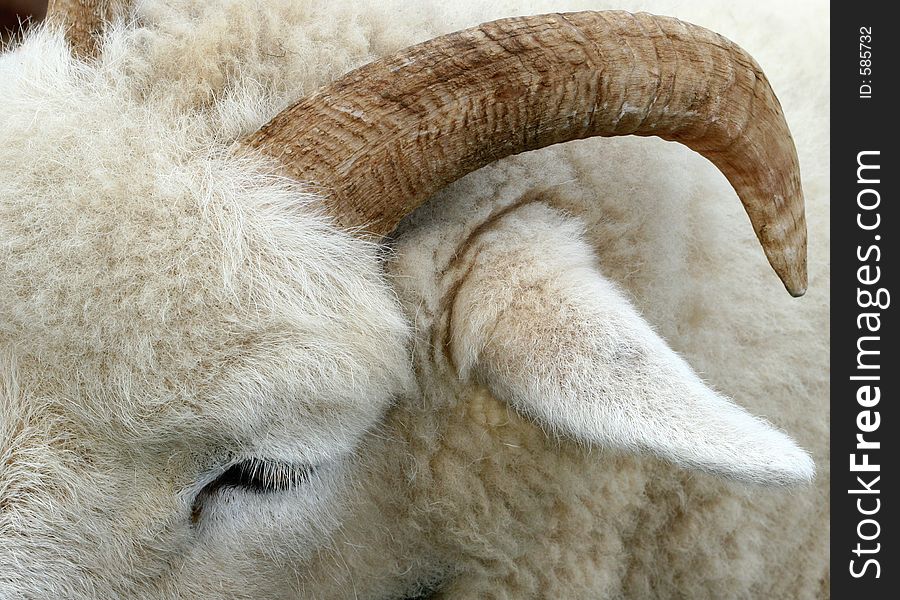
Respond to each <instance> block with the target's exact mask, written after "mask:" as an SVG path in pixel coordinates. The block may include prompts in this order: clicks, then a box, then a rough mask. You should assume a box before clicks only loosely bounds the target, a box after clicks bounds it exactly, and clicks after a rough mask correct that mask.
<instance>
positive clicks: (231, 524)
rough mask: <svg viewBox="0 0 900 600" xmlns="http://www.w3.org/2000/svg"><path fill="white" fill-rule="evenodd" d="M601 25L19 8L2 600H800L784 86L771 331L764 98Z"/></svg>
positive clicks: (816, 536)
mask: <svg viewBox="0 0 900 600" xmlns="http://www.w3.org/2000/svg"><path fill="white" fill-rule="evenodd" d="M500 4H502V3H500ZM599 8H605V7H602V6H599V5H598V3H596V2H595V3H592V4H589V5H587V6H585V5H579V6H572V4H568V5H567V4H566V3H564V2H562V0H561V1H560V2H556V3H552V2H549V1H548V2H545V3H542V4H540V5H537V4H527V5H526V3H525V2H524V1H523V2H521V3H519V4H517V5H516V6H503V5H497V6H481V5H475V4H474V3H473V4H471V5H468V6H463V7H462V8H460V9H451V8H449V7H447V6H443V5H442V4H441V3H438V2H435V3H433V4H431V3H424V4H422V5H421V6H419V7H417V8H414V7H412V6H410V5H405V4H404V3H396V4H393V3H391V2H390V1H382V0H379V1H378V2H372V3H360V2H349V3H342V2H334V1H332V2H315V1H312V2H288V1H284V2H280V1H277V0H273V1H271V2H242V1H237V0H217V1H216V2H197V3H193V2H185V1H180V0H171V1H166V0H146V1H144V2H139V3H135V4H134V5H133V6H132V5H130V4H127V3H120V2H75V1H71V2H66V1H57V2H51V6H50V10H49V14H48V18H47V22H46V24H45V25H42V26H39V27H36V28H33V29H32V31H30V32H29V33H28V34H27V35H26V36H25V37H24V39H23V40H21V41H20V42H17V43H16V44H15V45H14V46H10V47H9V48H7V49H6V50H5V51H4V52H3V54H2V55H0V168H2V177H0V597H2V598H173V597H183V598H223V597H227V598H294V597H305V598H317V599H325V598H336V599H344V598H371V599H375V600H382V599H384V600H387V599H392V598H425V597H431V598H620V597H629V598H648V597H671V598H676V597H691V598H727V597H740V598H746V597H760V598H762V597H765V598H788V597H790V598H809V597H816V596H820V595H823V594H825V593H827V592H826V589H827V579H828V575H827V550H826V547H825V546H826V543H827V539H828V532H827V525H826V523H825V522H824V517H825V515H826V514H827V500H826V496H825V493H824V489H825V488H824V485H825V483H826V482H827V462H824V461H826V457H827V447H826V441H825V439H826V438H825V435H824V427H825V424H826V421H827V414H825V411H824V407H823V402H824V398H825V391H824V390H825V382H826V381H827V369H826V366H825V365H826V364H827V352H826V350H825V347H826V342H827V301H825V300H824V299H823V298H824V292H825V290H826V288H827V285H826V283H827V269H826V263H825V259H824V255H825V253H824V252H823V247H824V245H825V244H826V243H827V237H825V234H824V232H825V228H826V226H827V216H823V214H824V213H823V212H822V211H823V210H824V206H825V205H824V204H823V199H824V196H825V194H826V191H827V187H825V184H824V183H823V182H824V181H827V177H826V175H825V173H827V146H825V145H824V144H823V143H822V139H823V138H822V137H821V136H822V135H827V134H823V133H821V132H823V131H827V128H824V127H822V126H821V123H819V122H817V121H816V117H817V116H818V115H820V114H824V113H822V112H819V111H823V110H825V109H824V108H823V106H825V104H824V103H822V102H821V98H820V97H819V96H818V95H817V94H818V93H819V92H818V89H819V88H817V87H816V85H817V84H818V83H820V80H819V79H815V78H813V79H812V80H810V81H807V82H806V84H807V85H805V87H804V89H803V92H802V93H800V92H799V91H798V90H794V89H793V88H791V94H790V95H789V98H790V101H791V104H789V105H786V106H794V107H798V106H799V107H803V106H809V107H812V108H808V109H806V110H809V111H810V112H809V113H807V114H806V116H805V117H803V118H800V119H798V123H799V124H800V125H801V127H800V129H799V130H798V131H799V132H800V133H799V135H798V138H797V139H798V141H799V142H800V144H799V147H800V150H801V157H802V156H803V155H804V153H805V154H806V155H807V156H808V157H810V164H811V165H812V166H811V168H810V169H809V170H808V171H806V172H805V187H806V189H807V192H808V196H809V198H810V199H811V204H810V217H811V218H810V223H811V230H812V232H813V236H812V239H813V241H814V244H813V245H812V246H811V248H812V251H813V252H812V253H811V255H810V256H811V258H812V261H811V262H810V265H811V267H812V269H811V275H812V279H811V284H812V285H811V288H810V293H809V294H808V295H807V296H806V297H805V298H803V299H792V298H790V297H788V294H786V293H784V290H782V289H780V288H781V285H780V284H779V283H778V278H776V277H775V276H774V275H772V273H771V272H770V271H769V270H768V267H767V266H766V264H765V260H764V257H763V256H764V254H763V253H762V252H759V250H758V247H759V245H760V244H761V246H762V248H763V250H764V251H765V257H767V258H768V262H769V263H770V264H771V266H772V267H773V268H774V270H775V272H776V274H777V275H778V277H780V279H781V281H782V282H783V285H784V287H786V288H787V290H788V291H789V292H790V293H791V294H793V295H800V294H803V293H804V291H805V290H806V287H807V279H806V277H807V258H806V251H807V241H806V234H807V227H806V221H805V212H804V200H803V194H802V192H801V186H800V174H799V166H798V159H797V153H796V151H795V144H794V141H793V139H792V137H791V134H790V132H789V130H788V127H787V124H786V121H785V118H784V115H783V113H782V108H781V105H780V104H779V101H778V100H777V99H776V98H775V95H774V93H773V92H772V87H771V86H770V85H769V82H768V80H767V79H766V77H765V76H764V75H763V73H762V71H761V70H760V67H759V66H758V65H757V64H756V62H755V61H754V60H753V59H752V58H751V57H750V56H749V55H748V54H747V53H746V52H744V51H743V50H742V49H740V48H739V47H738V46H736V45H735V44H733V43H732V42H730V41H728V40H726V39H725V38H723V37H722V36H720V35H718V34H716V33H712V32H711V31H709V30H707V29H704V28H701V27H699V26H695V25H689V24H687V23H684V22H682V21H679V20H676V19H674V18H669V17H658V16H651V15H649V14H646V13H637V14H631V13H626V12H617V11H608V12H607V11H597V10H586V11H584V10H582V12H577V11H576V10H575V9H579V10H581V9H599ZM629 8H633V7H629ZM724 10H725V9H722V8H721V7H720V6H719V5H715V4H710V5H709V7H706V8H705V9H704V8H703V7H700V8H697V7H694V8H690V7H686V8H685V12H688V13H689V12H690V11H694V12H695V13H696V14H697V16H699V17H701V20H703V19H704V18H705V19H706V20H710V19H713V20H714V19H716V18H718V19H720V21H721V22H722V23H723V24H724V26H725V27H726V28H727V29H731V30H732V31H737V29H736V27H735V26H734V22H730V21H729V20H728V18H729V17H728V16H727V14H724V13H723V11H724ZM748 10H751V9H750V8H748ZM752 10H754V11H758V12H759V13H764V12H765V10H764V9H763V8H759V7H752ZM794 10H795V9H794ZM561 11H568V12H561ZM540 13H544V14H542V15H540V16H510V15H514V14H532V15H535V14H540ZM703 15H706V17H703ZM498 19H499V20H498ZM814 22H818V21H814ZM477 23H482V24H481V25H475V26H473V25H474V24H477ZM729 23H731V24H730V25H729ZM784 25H785V22H782V21H779V20H777V19H768V20H767V21H766V27H767V28H768V27H772V28H774V29H775V30H777V31H784V29H785V28H784ZM808 27H809V28H810V29H809V31H808V32H807V33H808V34H809V36H812V33H814V31H813V29H814V28H813V27H812V26H811V25H808ZM747 29H748V31H747V34H746V35H747V36H748V37H750V36H752V35H755V34H754V33H753V32H752V31H751V30H752V28H747ZM450 31H456V33H446V32H450ZM805 31H807V30H806V29H803V28H802V27H801V28H798V30H797V31H796V36H795V37H796V38H797V41H796V42H794V43H796V44H797V46H796V47H798V48H800V47H804V46H802V44H805V43H807V42H809V41H810V39H812V38H811V37H803V35H804V33H803V32H805ZM810 43H811V46H810V48H811V49H815V48H818V47H819V46H821V44H818V43H812V42H810ZM757 45H758V46H763V45H764V44H757ZM778 47H781V46H778V45H777V44H776V45H775V48H778ZM791 47H794V46H791ZM772 52H775V50H772ZM810 52H812V50H807V51H806V52H805V53H797V55H796V56H793V60H794V65H782V66H781V68H782V69H789V68H791V69H793V68H797V69H800V72H801V73H809V72H815V69H816V68H821V66H822V65H820V64H819V61H818V60H817V59H816V58H815V57H811V56H810ZM785 72H788V71H785ZM797 77H801V76H800V75H798V76H797ZM816 77H821V75H816ZM801 83H803V81H802V80H801V81H800V83H798V84H797V85H801ZM826 112H827V111H826ZM789 114H790V113H789ZM629 135H633V136H644V137H652V136H655V137H658V138H663V139H664V140H670V141H674V142H678V144H671V143H666V142H664V141H661V140H650V139H635V138H627V137H622V136H629ZM599 137H603V138H614V139H596V138H599ZM586 138H594V139H586ZM578 140H581V141H578ZM562 142H570V143H567V144H561V143H562ZM685 146H686V147H687V148H690V149H693V150H695V151H696V154H695V153H692V152H689V151H686V150H685ZM532 150H533V151H534V152H526V151H532ZM701 155H702V156H701ZM703 157H705V158H706V159H708V160H709V161H710V162H711V163H712V165H714V166H715V167H717V168H718V171H719V172H720V173H721V175H720V174H719V173H717V172H716V170H715V168H713V166H712V165H710V164H709V163H708V162H707V161H706V160H704V158H703ZM817 161H818V162H817ZM722 175H724V178H723V177H722ZM731 187H733V188H734V190H735V191H736V192H737V195H738V197H739V198H740V201H741V202H742V204H743V208H744V210H745V212H746V214H747V216H749V220H750V224H749V225H748V224H747V223H746V218H745V217H743V216H742V215H741V214H740V211H739V207H740V204H739V203H738V201H737V199H734V198H732V196H734V192H733V191H732V190H731ZM751 226H752V227H751ZM753 232H755V234H756V237H757V238H758V243H757V242H756V241H755V240H754V239H753ZM689 362H690V364H691V366H689V365H688V363H689ZM695 369H696V370H695ZM698 373H702V374H703V376H704V378H705V379H706V381H704V380H703V379H701V377H700V375H698ZM717 389H718V390H722V391H721V392H720V391H717ZM725 392H727V393H728V396H730V398H729V397H726V395H725ZM732 398H733V399H732ZM742 406H746V407H748V408H750V409H752V411H753V412H754V413H756V414H758V415H761V416H764V417H766V418H767V419H769V420H768V421H767V420H764V419H763V418H760V417H755V416H751V413H750V412H749V411H748V410H747V409H745V408H743V407H742ZM773 423H774V424H773ZM782 427H783V428H784V429H785V430H786V431H788V432H790V433H791V434H792V435H795V436H797V437H798V438H799V439H800V441H801V442H802V444H803V445H804V446H806V447H808V448H811V449H812V451H813V457H814V458H815V460H816V462H818V467H819V469H818V471H819V474H818V475H817V476H815V480H816V483H810V482H811V480H813V479H814V472H815V471H816V467H815V466H814V462H813V459H812V458H811V456H810V455H809V454H807V453H806V452H805V451H804V450H802V449H801V448H800V447H799V446H798V445H797V444H795V442H794V441H793V440H792V439H791V438H790V437H788V435H787V434H786V433H784V432H782V430H781V429H779V428H782Z"/></svg>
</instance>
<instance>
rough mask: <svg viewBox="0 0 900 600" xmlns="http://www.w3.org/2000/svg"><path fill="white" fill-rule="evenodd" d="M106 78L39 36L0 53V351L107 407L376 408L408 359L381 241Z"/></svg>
mask: <svg viewBox="0 0 900 600" xmlns="http://www.w3.org/2000/svg"><path fill="white" fill-rule="evenodd" d="M104 69H106V71H104ZM114 75H115V74H114V73H110V72H108V67H103V66H102V65H101V66H91V65H84V64H80V63H76V62H75V61H73V60H72V59H71V58H69V57H68V54H67V53H66V51H65V49H64V46H62V43H61V40H60V39H58V37H53V36H49V35H43V36H38V37H36V38H33V39H32V40H30V41H29V42H28V43H26V44H25V46H23V47H22V48H20V50H19V51H18V52H17V53H14V54H10V55H7V56H4V57H3V61H2V62H0V79H2V80H3V82H4V86H3V87H2V88H0V105H2V106H3V110H2V111H0V121H2V123H0V124H2V126H0V164H3V165H4V176H3V177H2V179H0V346H2V348H0V350H5V351H7V352H9V353H11V356H13V357H14V361H15V364H16V369H17V370H18V371H19V372H20V377H23V378H25V379H29V378H30V379H32V380H33V381H34V382H35V383H34V384H35V385H38V383H39V387H40V388H41V389H42V390H43V391H44V392H45V393H48V394H51V395H54V394H55V395H56V396H58V397H65V398H75V399H77V401H78V402H82V403H84V402H93V403H96V402H100V401H103V400H106V402H105V404H106V405H109V404H113V405H115V407H116V408H117V411H118V412H120V413H129V412H133V411H134V410H140V411H143V412H145V413H147V414H152V411H154V410H156V411H161V412H166V411H167V410H168V409H169V408H170V407H171V406H172V405H177V407H178V408H185V407H188V405H189V404H190V402H194V403H199V404H195V406H190V407H189V408H190V409H191V410H197V409H198V408H202V407H203V406H211V407H212V408H213V409H215V410H219V409H221V408H222V407H223V406H225V407H226V408H227V406H232V407H235V410H239V409H241V408H243V407H245V406H247V405H248V404H252V403H253V399H254V398H259V397H260V396H266V397H270V398H273V399H277V400H278V401H280V402H286V401H288V400H287V399H293V401H295V402H296V401H297V398H303V399H305V401H308V402H309V403H310V404H322V403H325V404H326V405H327V404H328V403H332V404H335V405H341V403H353V402H355V403H358V404H360V405H362V404H364V402H363V399H364V398H372V399H376V400H374V402H375V404H376V405H379V406H380V405H382V404H383V403H384V402H385V398H386V397H387V396H389V395H390V394H391V393H392V392H393V391H395V390H396V389H398V388H399V387H402V385H404V384H405V383H404V382H405V379H406V377H407V374H406V371H407V369H408V366H407V359H406V352H405V348H404V344H405V336H406V328H405V325H404V323H403V320H402V318H401V317H400V311H399V310H398V308H397V306H396V301H395V300H394V298H393V296H392V295H391V293H390V291H389V290H388V288H387V286H386V284H385V283H384V280H383V277H382V276H381V273H380V266H379V260H378V257H377V255H376V252H375V250H374V248H373V247H372V246H370V245H368V244H365V243H363V242H360V241H358V240H355V239H353V238H351V237H350V236H349V235H347V234H344V233H342V232H339V231H337V230H336V229H334V228H333V227H332V226H331V225H329V224H328V222H327V221H326V220H325V219H324V218H323V217H321V216H317V215H316V214H315V209H314V208H313V206H312V204H313V203H314V202H315V199H314V198H312V197H310V196H307V195H304V194H302V193H301V192H299V191H298V190H297V189H295V188H293V187H291V186H290V185H288V184H286V183H285V182H283V181H280V180H278V179H276V178H275V177H273V176H271V175H266V174H265V173H266V166H265V165H263V164H261V163H258V162H255V160H254V159H251V158H247V157H236V156H233V155H231V154H230V153H229V151H228V148H227V146H226V145H225V144H223V143H222V142H221V140H219V139H218V138H217V137H216V135H215V134H214V133H212V132H210V131H209V129H208V127H207V124H206V123H205V122H204V121H203V119H202V117H199V116H198V117H196V118H194V117H191V116H188V115H184V114H181V113H179V112H177V111H176V110H175V109H169V108H166V107H164V106H161V105H158V104H154V103H153V102H152V101H150V100H146V99H141V98H136V97H135V96H134V94H133V93H132V91H131V90H129V89H128V88H127V87H122V86H120V85H119V82H118V80H117V79H116V77H115V76H114ZM249 105H252V102H251V103H249ZM44 392H42V393H44ZM148 407H149V408H148ZM226 412H227V411H226ZM125 416H126V417H127V416H128V415H127V414H126V415H125Z"/></svg>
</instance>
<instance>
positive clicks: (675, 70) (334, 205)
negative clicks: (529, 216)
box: [242, 12, 806, 295]
mask: <svg viewBox="0 0 900 600" xmlns="http://www.w3.org/2000/svg"><path fill="white" fill-rule="evenodd" d="M616 135H644V136H650V135H655V136H659V137H661V138H663V139H666V140H674V141H677V142H681V143H682V144H685V145H686V146H688V147H689V148H692V149H693V150H695V151H697V152H699V153H700V154H702V155H703V156H705V157H706V158H708V159H709V160H710V161H712V162H713V163H714V164H715V165H716V166H717V167H718V168H719V170H720V171H721V172H722V173H723V174H724V175H725V176H726V177H727V178H728V180H729V181H730V182H731V184H732V185H733V186H734V188H735V190H736V191H737V193H738V195H739V196H740V198H741V201H742V202H743V204H744V208H745V210H746V211H747V214H748V215H749V216H750V220H751V222H752V224H753V228H754V230H755V231H756V235H757V237H758V238H759V240H760V243H761V244H762V246H763V249H764V250H765V252H766V256H767V257H768V259H769V263H770V264H771V265H772V267H773V268H774V269H775V271H776V273H778V276H779V277H780V278H781V280H782V281H783V282H784V285H785V287H786V288H787V289H788V291H789V292H790V293H791V294H793V295H801V294H802V293H803V292H804V291H805V290H806V223H805V218H804V213H803V195H802V191H801V189H800V175H799V167H798V162H797V155H796V150H795V149H794V142H793V140H792V138H791V135H790V131H789V130H788V127H787V124H786V123H785V120H784V115H783V114H782V111H781V106H780V104H779V103H778V100H777V99H776V97H775V94H774V93H773V92H772V89H771V87H770V86H769V83H768V81H767V80H766V78H765V76H764V75H763V73H762V71H761V70H760V68H759V66H758V65H757V64H756V62H754V60H753V59H752V58H751V57H750V56H749V55H748V54H747V53H746V52H744V51H743V50H741V49H740V48H739V47H738V46H736V45H735V44H733V43H732V42H730V41H728V40H726V39H724V38H723V37H722V36H720V35H718V34H716V33H713V32H711V31H708V30H706V29H703V28H701V27H697V26H694V25H690V24H687V23H683V22H681V21H678V20H676V19H672V18H665V17H657V16H653V15H647V14H638V15H632V14H629V13H625V12H582V13H572V14H550V15H542V16H535V17H520V18H511V19H502V20H499V21H493V22H491V23H486V24H483V25H479V26H478V27H473V28H471V29H466V30H464V31H460V32H457V33H453V34H450V35H445V36H442V37H439V38H436V39H433V40H431V41H428V42H425V43H423V44H419V45H417V46H413V47H411V48H407V49H406V50H402V51H400V52H398V53H396V54H394V55H392V56H389V57H386V58H382V59H380V60H378V61H375V62H373V63H370V64H368V65H366V66H364V67H362V68H360V69H357V70H356V71H353V72H351V73H349V74H347V75H346V76H344V77H342V78H341V79H339V80H337V81H335V82H334V83H332V84H330V85H328V86H326V87H324V88H322V89H320V90H319V91H318V92H316V93H315V94H313V95H312V96H310V97H307V98H305V99H303V100H301V101H299V102H298V103H296V104H294V105H293V106H291V107H289V108H287V109H285V110H284V111H282V112H281V113H280V114H278V115H277V116H276V117H275V118H274V119H272V121H270V122H269V123H268V124H267V125H265V126H264V127H263V128H262V129H260V130H259V131H258V132H256V133H254V134H253V135H251V136H249V137H248V138H247V139H245V140H243V142H242V143H243V144H245V145H249V146H251V147H253V148H256V149H258V150H260V151H262V152H264V153H266V154H269V155H271V156H274V157H276V158H278V159H280V160H281V161H282V162H283V164H284V167H285V169H286V170H287V173H288V174H289V175H290V176H291V177H293V178H295V179H298V180H305V181H311V182H314V183H315V184H317V185H319V186H321V187H322V188H323V191H324V194H325V195H326V203H327V205H328V209H329V210H330V211H331V213H332V214H333V215H334V216H335V217H336V218H337V220H338V222H339V223H340V224H341V225H343V226H346V227H363V228H365V229H366V230H367V231H369V232H372V233H376V234H382V235H383V234H387V233H388V232H390V231H392V230H393V229H394V227H395V226H396V225H397V223H398V222H399V220H400V219H401V218H402V217H403V216H404V215H406V214H407V213H409V212H410V211H412V210H413V209H415V208H416V207H417V206H418V205H419V204H421V203H422V202H423V201H424V200H425V199H427V198H428V197H429V196H431V195H432V194H433V193H434V192H436V191H437V190H439V189H440V188H442V187H443V186H445V185H447V184H448V183H450V182H452V181H454V180H456V179H458V178H460V177H462V176H463V175H465V174H466V173H469V172H471V171H473V170H475V169H478V168H480V167H482V166H484V165H486V164H488V163H490V162H493V161H495V160H498V159H500V158H503V157H506V156H509V155H511V154H517V153H519V152H524V151H526V150H534V149H537V148H541V147H544V146H549V145H551V144H556V143H560V142H566V141H569V140H575V139H581V138H587V137H591V136H616Z"/></svg>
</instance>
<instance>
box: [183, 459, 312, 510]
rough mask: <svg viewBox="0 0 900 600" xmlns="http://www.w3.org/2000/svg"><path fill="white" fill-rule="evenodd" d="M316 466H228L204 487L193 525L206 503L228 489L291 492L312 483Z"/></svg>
mask: <svg viewBox="0 0 900 600" xmlns="http://www.w3.org/2000/svg"><path fill="white" fill-rule="evenodd" d="M314 470H315V467H312V466H308V465H302V466H298V465H294V464H291V463H286V462H281V461H269V460H261V459H258V458H249V459H247V460H243V461H241V462H238V463H235V464H233V465H231V466H229V467H228V468H227V469H225V471H223V472H222V474H221V475H219V476H218V477H216V478H215V479H214V480H212V481H210V482H209V483H207V484H206V485H205V486H203V489H201V490H200V491H199V492H198V493H197V496H196V498H195V499H194V504H193V506H192V507H191V523H193V524H196V523H197V522H198V521H199V520H200V514H201V513H202V512H203V503H204V501H205V500H206V499H207V498H208V497H210V496H212V495H213V494H215V493H216V492H218V491H219V490H223V489H227V488H239V489H242V490H246V491H248V492H253V493H254V494H270V493H275V492H283V491H290V490H292V489H294V488H296V487H298V486H300V485H302V484H304V483H305V482H306V481H308V480H309V477H310V475H312V473H313V471H314Z"/></svg>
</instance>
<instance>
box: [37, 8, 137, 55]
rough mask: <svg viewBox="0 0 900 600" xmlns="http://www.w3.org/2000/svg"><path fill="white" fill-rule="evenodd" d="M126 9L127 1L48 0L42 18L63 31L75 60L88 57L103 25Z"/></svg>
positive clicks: (93, 48) (100, 33)
mask: <svg viewBox="0 0 900 600" xmlns="http://www.w3.org/2000/svg"><path fill="white" fill-rule="evenodd" d="M130 5H131V2H130V0H50V2H49V3H48V5H47V17H46V18H47V21H48V22H52V23H58V24H60V25H62V26H63V27H64V28H65V31H66V39H67V40H68V41H69V45H70V46H71V47H72V51H73V52H74V53H75V55H76V56H80V57H91V56H96V54H97V50H98V48H97V40H98V39H99V38H100V36H101V35H102V34H103V28H104V27H105V25H106V23H109V22H110V21H112V20H113V19H114V18H115V17H117V16H122V15H124V13H125V11H126V10H127V9H128V8H129V7H130Z"/></svg>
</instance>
